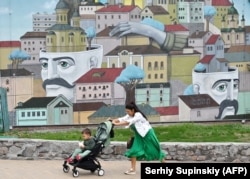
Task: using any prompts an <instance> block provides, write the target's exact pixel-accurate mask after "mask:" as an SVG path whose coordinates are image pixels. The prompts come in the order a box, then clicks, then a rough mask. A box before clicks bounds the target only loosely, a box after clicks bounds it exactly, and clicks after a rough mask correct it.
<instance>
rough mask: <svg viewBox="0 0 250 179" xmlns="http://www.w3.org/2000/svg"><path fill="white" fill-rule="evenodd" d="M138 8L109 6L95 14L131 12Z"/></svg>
mask: <svg viewBox="0 0 250 179" xmlns="http://www.w3.org/2000/svg"><path fill="white" fill-rule="evenodd" d="M135 7H137V6H131V5H107V7H103V8H101V9H98V10H96V11H95V12H119V13H123V12H130V11H132V10H133V9H134V8H135Z"/></svg>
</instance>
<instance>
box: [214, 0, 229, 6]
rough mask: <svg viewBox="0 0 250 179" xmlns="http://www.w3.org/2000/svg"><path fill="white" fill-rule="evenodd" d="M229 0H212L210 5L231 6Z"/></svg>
mask: <svg viewBox="0 0 250 179" xmlns="http://www.w3.org/2000/svg"><path fill="white" fill-rule="evenodd" d="M231 5H232V4H231V2H230V0H212V6H231Z"/></svg>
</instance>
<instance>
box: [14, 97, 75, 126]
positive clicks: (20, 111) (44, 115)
mask: <svg viewBox="0 0 250 179" xmlns="http://www.w3.org/2000/svg"><path fill="white" fill-rule="evenodd" d="M15 109H16V125H17V126H28V125H57V124H73V121H74V120H73V104H72V103H71V102H70V101H69V100H68V99H67V98H65V97H64V96H63V95H59V96H56V97H33V98H30V99H29V100H27V101H26V102H24V103H19V104H18V106H17V107H16V108H15Z"/></svg>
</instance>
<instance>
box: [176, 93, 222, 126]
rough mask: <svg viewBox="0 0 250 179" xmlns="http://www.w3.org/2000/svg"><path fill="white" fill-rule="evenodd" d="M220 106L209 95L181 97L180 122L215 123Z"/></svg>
mask: <svg viewBox="0 0 250 179" xmlns="http://www.w3.org/2000/svg"><path fill="white" fill-rule="evenodd" d="M218 107H219V104H218V103H217V102H216V101H215V100H213V98H211V97H210V96H209V95H207V94H200V95H180V96H179V121H213V120H215V118H214V116H216V115H217V114H218Z"/></svg>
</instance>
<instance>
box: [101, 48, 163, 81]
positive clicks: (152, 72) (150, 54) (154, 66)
mask: <svg viewBox="0 0 250 179" xmlns="http://www.w3.org/2000/svg"><path fill="white" fill-rule="evenodd" d="M105 57H106V58H107V67H108V68H111V67H112V68H115V67H116V68H117V67H118V68H126V66H128V65H135V66H138V67H140V68H141V69H143V70H144V72H145V78H144V79H143V83H164V82H168V76H167V68H168V66H167V65H168V56H167V53H166V52H165V51H164V50H161V49H159V48H157V47H154V46H152V45H128V46H117V47H116V48H115V49H113V50H112V51H110V52H109V53H107V54H106V55H105Z"/></svg>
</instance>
